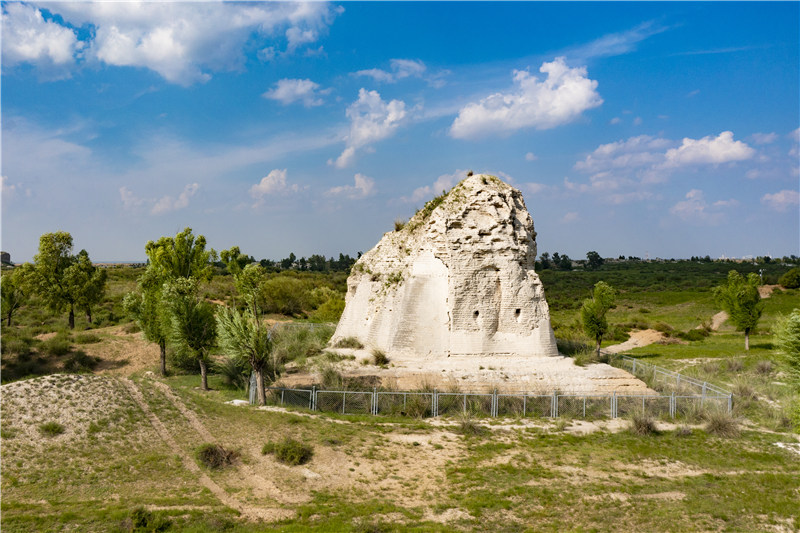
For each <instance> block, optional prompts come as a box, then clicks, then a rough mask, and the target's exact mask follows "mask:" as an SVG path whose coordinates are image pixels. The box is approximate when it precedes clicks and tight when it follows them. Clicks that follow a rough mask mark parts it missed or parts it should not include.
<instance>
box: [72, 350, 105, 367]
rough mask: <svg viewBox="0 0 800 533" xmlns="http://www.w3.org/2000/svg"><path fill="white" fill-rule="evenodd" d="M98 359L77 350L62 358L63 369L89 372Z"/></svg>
mask: <svg viewBox="0 0 800 533" xmlns="http://www.w3.org/2000/svg"><path fill="white" fill-rule="evenodd" d="M99 362H100V360H99V359H98V358H96V357H92V356H91V355H87V354H86V353H84V352H82V351H80V350H78V351H76V352H74V353H72V354H71V355H70V356H69V357H67V358H66V359H65V360H64V370H66V371H67V372H91V371H92V370H94V369H95V367H96V366H97V364H98V363H99Z"/></svg>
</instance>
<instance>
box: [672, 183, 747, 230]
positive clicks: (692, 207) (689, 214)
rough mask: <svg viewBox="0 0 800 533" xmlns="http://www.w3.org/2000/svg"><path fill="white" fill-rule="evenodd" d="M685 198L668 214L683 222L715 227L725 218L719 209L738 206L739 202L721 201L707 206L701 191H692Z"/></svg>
mask: <svg viewBox="0 0 800 533" xmlns="http://www.w3.org/2000/svg"><path fill="white" fill-rule="evenodd" d="M685 198H686V199H685V200H681V201H680V202H678V203H676V204H675V205H673V206H672V207H671V208H670V210H669V212H670V213H671V214H673V215H675V216H676V217H678V218H680V219H681V220H683V221H684V222H690V223H694V224H708V225H712V226H713V225H717V224H719V223H721V222H722V221H723V220H724V218H725V215H724V213H723V212H722V211H721V210H720V208H724V207H732V206H736V205H739V202H737V201H736V200H733V199H731V200H721V201H717V202H714V204H713V205H709V203H708V202H707V201H706V199H705V195H704V194H703V191H701V190H699V189H692V190H691V191H689V192H688V193H686V196H685Z"/></svg>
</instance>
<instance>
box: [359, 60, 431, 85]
mask: <svg viewBox="0 0 800 533" xmlns="http://www.w3.org/2000/svg"><path fill="white" fill-rule="evenodd" d="M389 65H390V67H391V70H390V71H386V70H382V69H379V68H371V69H367V70H359V71H358V72H355V73H354V75H355V76H368V77H370V78H372V79H374V80H375V81H377V82H381V83H395V82H397V81H399V80H402V79H405V78H409V77H414V78H421V77H422V76H423V74H425V71H426V70H427V67H426V66H425V63H423V62H422V61H419V60H417V59H392V60H391V61H390V62H389Z"/></svg>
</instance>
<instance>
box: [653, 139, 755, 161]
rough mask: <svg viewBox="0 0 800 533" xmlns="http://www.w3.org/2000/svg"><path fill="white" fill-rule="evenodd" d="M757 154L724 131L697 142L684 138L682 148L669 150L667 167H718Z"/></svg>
mask: <svg viewBox="0 0 800 533" xmlns="http://www.w3.org/2000/svg"><path fill="white" fill-rule="evenodd" d="M755 153H756V152H755V150H753V149H752V148H750V147H749V146H747V145H746V144H745V143H743V142H742V141H734V140H733V132H732V131H723V132H722V133H720V134H719V135H718V136H717V137H713V136H711V135H709V136H707V137H703V138H702V139H697V140H695V139H690V138H688V137H687V138H684V139H683V142H682V144H681V146H679V147H678V148H672V149H670V150H667V153H666V154H665V158H666V162H665V165H666V166H667V167H676V166H686V165H701V164H714V165H718V164H721V163H729V162H732V161H743V160H745V159H750V158H751V157H753V155H755Z"/></svg>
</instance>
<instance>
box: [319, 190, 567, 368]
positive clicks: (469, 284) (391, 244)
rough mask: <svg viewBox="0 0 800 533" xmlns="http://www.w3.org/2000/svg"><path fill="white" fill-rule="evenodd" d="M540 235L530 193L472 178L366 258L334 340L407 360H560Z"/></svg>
mask: <svg viewBox="0 0 800 533" xmlns="http://www.w3.org/2000/svg"><path fill="white" fill-rule="evenodd" d="M535 237H536V233H535V232H534V230H533V220H532V219H531V216H530V214H529V213H528V210H527V209H526V208H525V202H524V201H523V199H522V193H520V191H518V190H517V189H515V188H513V187H511V186H510V185H508V184H506V183H504V182H502V181H501V180H499V179H498V178H496V177H494V176H488V175H475V176H471V177H469V178H467V179H465V180H464V181H462V182H461V183H459V184H458V185H456V186H455V187H454V188H453V189H452V190H451V191H450V192H449V193H447V195H446V196H444V197H439V198H436V199H434V200H431V201H430V202H428V203H427V204H426V205H425V207H424V208H423V209H421V210H420V211H419V212H418V213H417V214H416V215H414V217H413V218H412V219H411V220H410V221H409V222H408V223H407V224H406V225H405V227H404V228H403V229H401V230H399V231H393V232H390V233H387V234H385V235H384V236H383V238H382V239H381V241H380V242H379V243H378V244H377V246H375V248H373V249H372V250H370V251H369V252H367V253H366V254H364V255H363V256H362V257H361V259H359V260H358V262H357V263H356V264H355V265H354V267H353V270H352V273H351V274H350V277H349V278H348V280H347V298H346V302H347V304H346V307H345V310H344V313H343V314H342V318H341V320H340V321H339V325H338V327H337V329H336V333H335V334H334V336H333V339H332V341H331V342H332V343H335V342H336V341H337V340H339V339H341V338H344V337H356V338H358V339H359V340H360V341H361V342H363V343H364V344H365V345H366V346H367V347H369V348H377V349H380V350H383V351H385V352H386V353H387V354H389V355H403V356H405V357H406V358H408V357H419V358H438V357H449V356H489V355H518V356H533V357H541V356H555V355H558V351H557V349H556V342H555V337H554V336H553V330H552V328H551V326H550V313H549V310H548V307H547V302H546V301H545V298H544V290H543V288H542V283H541V281H539V276H537V275H536V273H535V272H534V270H533V267H534V260H535V257H536V241H535Z"/></svg>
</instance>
